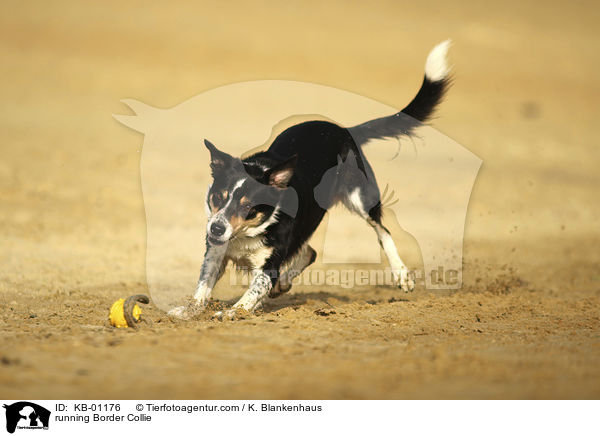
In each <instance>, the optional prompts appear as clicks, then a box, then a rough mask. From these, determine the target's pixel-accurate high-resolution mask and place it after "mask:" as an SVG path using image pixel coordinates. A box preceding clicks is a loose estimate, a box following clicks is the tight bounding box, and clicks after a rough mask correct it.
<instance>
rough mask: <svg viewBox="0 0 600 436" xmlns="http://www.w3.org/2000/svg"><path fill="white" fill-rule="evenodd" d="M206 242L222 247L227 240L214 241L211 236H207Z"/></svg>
mask: <svg viewBox="0 0 600 436" xmlns="http://www.w3.org/2000/svg"><path fill="white" fill-rule="evenodd" d="M208 242H209V243H210V245H223V244H224V243H225V242H227V240H221V239H216V238H213V237H212V236H208Z"/></svg>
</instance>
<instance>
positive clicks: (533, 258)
mask: <svg viewBox="0 0 600 436" xmlns="http://www.w3.org/2000/svg"><path fill="white" fill-rule="evenodd" d="M326 3H327V4H326V5H323V4H321V3H319V2H315V3H310V2H303V3H302V4H297V5H286V6H283V4H280V3H279V2H273V3H269V2H264V3H260V4H257V3H255V2H251V3H249V4H245V5H244V4H239V5H231V6H220V8H221V9H215V8H214V7H208V6H207V5H200V4H199V5H197V6H194V7H192V6H191V5H190V4H188V3H185V4H181V5H176V4H169V6H168V7H167V6H161V7H159V6H150V5H148V4H147V3H141V2H140V3H139V4H137V5H132V4H131V3H128V4H124V3H123V2H113V3H109V2H103V3H102V5H100V4H98V5H91V4H88V3H76V2H70V3H64V4H61V3H60V2H53V3H52V4H50V3H46V2H27V3H23V2H12V1H4V2H3V3H2V6H0V9H1V11H2V13H0V33H1V37H0V70H1V72H2V78H3V80H2V82H1V84H0V93H1V95H2V101H3V104H2V107H1V108H0V113H1V116H0V126H1V131H2V139H3V141H2V145H1V146H0V147H1V151H2V153H1V159H0V204H1V205H2V206H1V208H0V238H1V241H2V245H1V247H2V248H1V250H0V256H1V258H0V264H1V265H2V268H1V272H0V396H1V397H3V398H17V397H18V398H142V397H145V398H149V397H151V398H165V397H168V398H248V397H251V398H330V399H337V398H599V397H600V315H599V313H600V266H599V260H600V250H598V244H599V243H600V235H599V233H598V222H599V218H600V209H599V207H598V201H597V193H598V187H599V182H600V176H599V175H598V164H599V158H600V152H599V149H598V144H597V142H598V134H597V132H596V130H595V129H596V125H597V119H596V118H597V113H598V103H597V102H598V98H599V97H600V80H599V78H598V67H599V66H600V54H599V53H600V50H599V42H600V40H599V34H598V29H597V22H598V19H599V18H600V17H599V15H600V8H599V7H598V5H597V4H596V3H594V2H576V3H570V4H568V5H567V3H565V2H562V3H561V2H544V4H543V7H540V5H539V2H520V1H519V2H516V1H515V2H513V1H508V2H501V3H500V4H499V3H498V2H490V3H489V4H488V3H481V2H468V1H463V0H459V1H455V2H452V3H448V5H447V6H440V5H439V4H434V2H431V3H430V2H427V1H425V2H417V3H415V2H413V3H411V4H400V3H398V2H379V3H378V4H369V5H367V3H364V2H362V3H361V2H352V3H349V4H344V5H342V2H339V4H338V3H337V2H326ZM448 37H451V38H452V39H453V40H454V47H453V49H452V62H453V64H454V65H455V70H454V71H455V83H454V87H453V88H452V91H451V92H450V94H449V96H448V98H447V101H446V102H445V103H444V105H443V106H442V108H441V110H440V112H439V119H437V120H436V121H435V127H436V128H438V129H439V130H440V131H442V132H444V133H445V134H446V135H448V136H449V137H452V138H454V139H455V140H457V141H458V142H460V143H461V144H464V145H465V146H467V147H468V148H469V149H470V150H471V151H473V152H474V153H476V154H477V155H478V156H480V157H481V158H482V159H483V161H484V164H483V166H482V168H481V171H480V173H479V178H478V180H477V182H476V185H475V187H474V190H473V194H472V197H471V203H470V207H469V212H468V215H467V223H466V228H465V243H464V249H465V251H464V268H465V269H464V286H463V289H461V290H460V291H454V292H430V291H427V290H425V289H422V288H419V289H417V291H415V292H414V293H413V294H410V295H405V294H401V293H399V292H398V291H397V290H395V289H392V288H386V287H366V286H365V287H356V288H354V289H342V288H341V287H336V286H322V287H314V286H311V287H303V286H298V287H295V288H294V289H293V291H292V293H291V294H289V295H286V296H284V297H282V298H280V299H278V300H271V301H269V302H268V304H267V305H266V306H265V309H264V310H263V311H262V312H260V313H257V314H255V315H251V316H248V317H246V318H245V319H242V320H238V321H235V322H223V323H221V322H217V321H211V320H196V321H190V322H182V321H173V320H170V319H168V318H167V317H166V316H165V315H164V313H163V312H161V311H160V310H159V309H157V308H156V307H154V306H150V307H148V308H146V309H145V312H144V314H145V315H146V316H147V317H148V318H150V319H151V320H153V321H154V324H153V326H151V327H150V326H143V327H142V328H141V329H140V330H139V331H137V332H134V331H131V330H115V329H113V328H111V327H109V325H108V323H107V313H108V308H109V307H110V305H111V303H112V302H113V301H114V300H115V299H117V298H119V297H124V296H127V295H131V294H136V293H140V292H146V284H145V283H146V281H145V249H146V233H145V232H146V227H145V215H144V207H143V201H142V194H141V185H140V169H139V164H140V154H139V150H140V148H141V144H142V137H141V135H140V134H138V133H136V132H133V131H131V130H129V129H127V128H126V127H124V126H122V125H120V124H118V123H117V122H116V121H114V120H113V119H112V118H111V114H113V113H126V111H127V110H126V109H124V107H123V105H122V104H121V103H119V100H121V99H123V98H127V97H132V98H137V99H139V100H142V101H145V102H147V103H149V104H152V105H154V106H157V107H163V108H168V107H172V106H174V105H176V104H178V103H180V102H182V101H184V100H186V99H188V98H190V97H192V96H194V95H196V94H198V93H200V92H202V91H205V90H208V89H211V88H214V87H217V86H220V85H224V84H228V83H233V82H238V81H243V80H255V79H289V80H299V81H306V82H315V83H321V84H325V85H329V86H333V87H336V88H341V89H346V90H349V91H352V92H354V93H357V94H360V95H364V96H368V97H369V98H372V99H375V100H379V101H381V102H383V103H385V104H388V105H391V106H395V107H399V106H401V105H402V104H403V103H405V102H407V101H408V100H409V99H410V98H411V97H412V95H413V93H414V92H415V90H416V86H418V83H419V80H418V78H420V77H421V74H422V64H423V58H424V56H425V53H427V51H428V50H429V49H430V48H431V46H433V44H435V43H436V42H438V41H441V40H443V39H446V38H448ZM392 221H393V220H392ZM389 225H390V227H391V228H392V230H393V232H394V236H395V238H396V240H397V242H398V243H399V245H400V246H401V248H400V251H401V253H404V252H405V253H406V255H405V256H404V257H405V258H406V261H407V262H408V263H409V265H412V266H414V265H418V264H419V261H420V258H419V254H418V250H417V251H415V244H414V241H412V240H411V239H410V237H407V236H406V234H403V233H402V232H401V231H400V228H399V227H398V225H397V224H394V222H390V223H389ZM317 247H318V244H317ZM317 266H318V265H317ZM356 267H360V265H357V266H356ZM241 292H242V287H241V286H237V287H233V288H228V287H226V286H220V287H219V288H218V289H217V290H216V291H215V297H216V298H217V299H218V300H221V301H222V302H224V304H230V303H231V301H232V299H233V298H234V297H235V296H236V295H239V294H240V293H241Z"/></svg>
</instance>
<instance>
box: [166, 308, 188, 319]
mask: <svg viewBox="0 0 600 436" xmlns="http://www.w3.org/2000/svg"><path fill="white" fill-rule="evenodd" d="M167 315H168V316H172V317H173V318H178V319H185V320H188V319H190V318H191V315H190V312H189V310H187V307H185V306H177V307H174V308H173V309H171V310H169V311H168V312H167Z"/></svg>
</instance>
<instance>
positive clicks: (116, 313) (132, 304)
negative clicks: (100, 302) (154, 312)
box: [108, 294, 150, 329]
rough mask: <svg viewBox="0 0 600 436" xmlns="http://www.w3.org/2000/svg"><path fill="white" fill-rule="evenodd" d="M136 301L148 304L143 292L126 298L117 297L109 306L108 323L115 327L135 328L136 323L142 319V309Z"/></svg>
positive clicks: (148, 300)
mask: <svg viewBox="0 0 600 436" xmlns="http://www.w3.org/2000/svg"><path fill="white" fill-rule="evenodd" d="M137 302H140V303H144V304H148V303H149V302H150V299H149V298H148V297H147V296H146V295H143V294H137V295H132V296H131V297H129V298H127V299H126V300H125V299H123V298H119V299H118V300H117V301H115V302H114V303H113V305H112V306H111V307H110V313H109V315H108V319H109V320H110V325H112V326H113V327H117V328H120V329H121V328H127V327H132V328H134V329H136V328H137V324H138V323H139V322H141V321H143V320H142V309H141V308H140V306H138V305H137ZM144 321H145V319H144Z"/></svg>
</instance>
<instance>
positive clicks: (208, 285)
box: [168, 242, 227, 319]
mask: <svg viewBox="0 0 600 436" xmlns="http://www.w3.org/2000/svg"><path fill="white" fill-rule="evenodd" d="M226 251H227V244H223V245H218V246H215V245H210V244H209V243H208V242H207V245H206V253H205V254H204V261H203V262H202V268H201V269H200V278H199V279H198V285H197V286H196V292H195V294H194V300H196V301H195V304H194V305H193V307H192V305H190V306H187V307H186V306H178V307H175V308H173V309H171V310H170V311H169V313H168V314H169V315H172V316H175V317H177V318H182V319H189V318H190V317H191V313H190V312H191V309H199V308H200V309H203V308H204V306H206V302H207V301H208V299H209V298H210V294H211V293H212V290H213V288H214V287H215V285H216V283H217V281H218V280H219V279H220V278H221V276H222V275H223V272H224V271H225V266H226V260H225V253H226Z"/></svg>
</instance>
